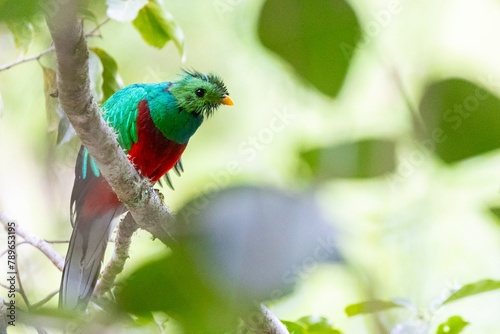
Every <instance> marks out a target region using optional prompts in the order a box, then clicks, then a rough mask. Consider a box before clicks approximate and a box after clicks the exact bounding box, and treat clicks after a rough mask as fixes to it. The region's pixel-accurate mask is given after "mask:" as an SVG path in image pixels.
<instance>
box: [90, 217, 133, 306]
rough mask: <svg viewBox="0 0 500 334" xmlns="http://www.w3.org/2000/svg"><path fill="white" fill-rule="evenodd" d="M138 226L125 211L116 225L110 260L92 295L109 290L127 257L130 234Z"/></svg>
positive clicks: (98, 294)
mask: <svg viewBox="0 0 500 334" xmlns="http://www.w3.org/2000/svg"><path fill="white" fill-rule="evenodd" d="M138 228H139V226H138V225H137V223H136V222H135V220H134V218H132V216H131V215H130V213H127V215H126V216H125V218H123V219H122V221H121V222H120V224H119V225H118V232H117V234H116V239H115V251H114V252H113V256H112V257H111V260H110V261H109V262H108V264H107V265H106V267H105V268H104V270H103V272H102V276H101V279H100V280H99V281H98V282H97V285H96V287H95V290H94V296H100V295H103V294H105V293H106V292H108V291H109V290H111V288H112V287H113V284H114V283H115V278H116V276H117V275H118V274H119V273H121V272H122V271H123V267H124V266H125V261H126V260H127V258H128V250H129V247H130V242H131V238H132V235H133V234H134V232H135V231H137V229H138Z"/></svg>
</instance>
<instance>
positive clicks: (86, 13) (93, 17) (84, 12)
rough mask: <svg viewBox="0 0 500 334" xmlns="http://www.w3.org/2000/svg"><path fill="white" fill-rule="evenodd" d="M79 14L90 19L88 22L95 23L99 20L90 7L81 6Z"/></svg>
mask: <svg viewBox="0 0 500 334" xmlns="http://www.w3.org/2000/svg"><path fill="white" fill-rule="evenodd" d="M79 14H80V16H81V17H82V18H83V19H85V20H87V21H90V22H92V23H94V24H95V25H98V24H99V20H98V18H97V16H96V15H95V14H94V12H92V11H91V10H90V9H88V8H81V9H80V13H79Z"/></svg>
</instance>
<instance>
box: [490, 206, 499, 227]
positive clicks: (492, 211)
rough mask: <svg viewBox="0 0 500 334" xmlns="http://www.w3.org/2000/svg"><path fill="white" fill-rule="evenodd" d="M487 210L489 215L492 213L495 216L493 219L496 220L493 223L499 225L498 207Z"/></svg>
mask: <svg viewBox="0 0 500 334" xmlns="http://www.w3.org/2000/svg"><path fill="white" fill-rule="evenodd" d="M488 210H489V211H490V213H492V214H493V215H494V216H495V218H496V220H495V222H496V223H497V224H500V207H498V206H496V207H490V208H489V209H488Z"/></svg>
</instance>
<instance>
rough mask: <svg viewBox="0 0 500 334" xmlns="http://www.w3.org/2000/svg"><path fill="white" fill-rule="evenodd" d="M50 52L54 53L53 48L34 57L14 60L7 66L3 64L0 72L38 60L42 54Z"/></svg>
mask: <svg viewBox="0 0 500 334" xmlns="http://www.w3.org/2000/svg"><path fill="white" fill-rule="evenodd" d="M52 51H54V46H51V47H49V48H48V49H45V50H43V51H42V52H40V53H39V54H37V55H35V56H32V57H27V58H23V59H19V60H16V61H14V62H12V63H8V64H5V65H2V66H0V72H1V71H5V70H8V69H9V68H11V67H14V66H17V65H20V64H23V63H27V62H30V61H33V60H38V59H40V58H41V57H42V56H43V55H44V54H47V53H49V52H52Z"/></svg>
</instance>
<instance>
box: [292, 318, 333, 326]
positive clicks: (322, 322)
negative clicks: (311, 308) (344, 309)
mask: <svg viewBox="0 0 500 334" xmlns="http://www.w3.org/2000/svg"><path fill="white" fill-rule="evenodd" d="M297 322H299V323H302V324H304V325H306V326H312V325H319V326H321V327H325V328H331V327H332V323H331V322H330V321H329V320H328V319H327V318H325V317H320V316H316V315H309V316H306V317H302V318H300V319H299V320H297Z"/></svg>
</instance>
